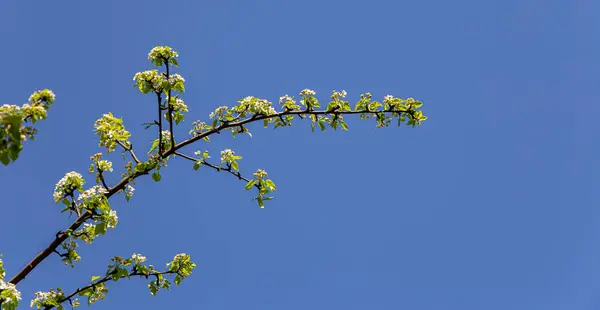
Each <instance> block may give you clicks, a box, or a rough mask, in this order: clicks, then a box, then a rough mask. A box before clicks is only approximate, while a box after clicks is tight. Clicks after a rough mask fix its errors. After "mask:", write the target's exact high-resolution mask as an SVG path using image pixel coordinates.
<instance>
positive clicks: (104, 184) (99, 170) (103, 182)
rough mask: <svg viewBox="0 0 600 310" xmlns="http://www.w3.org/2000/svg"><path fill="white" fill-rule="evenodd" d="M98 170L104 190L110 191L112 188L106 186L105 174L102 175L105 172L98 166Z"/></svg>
mask: <svg viewBox="0 0 600 310" xmlns="http://www.w3.org/2000/svg"><path fill="white" fill-rule="evenodd" d="M96 170H98V177H99V178H100V182H102V186H104V189H106V190H107V191H108V190H110V187H109V186H108V185H106V181H104V174H102V173H103V172H104V171H102V169H100V167H98V165H97V164H96Z"/></svg>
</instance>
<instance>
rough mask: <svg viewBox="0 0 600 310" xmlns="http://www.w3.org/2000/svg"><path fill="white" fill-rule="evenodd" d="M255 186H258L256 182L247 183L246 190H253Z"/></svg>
mask: <svg viewBox="0 0 600 310" xmlns="http://www.w3.org/2000/svg"><path fill="white" fill-rule="evenodd" d="M254 184H256V181H255V180H250V182H248V183H246V186H245V187H244V188H245V189H246V190H250V189H251V188H252V186H254Z"/></svg>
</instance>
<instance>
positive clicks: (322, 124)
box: [313, 122, 325, 131]
mask: <svg viewBox="0 0 600 310" xmlns="http://www.w3.org/2000/svg"><path fill="white" fill-rule="evenodd" d="M313 126H314V125H313ZM319 128H321V131H325V123H323V122H319Z"/></svg>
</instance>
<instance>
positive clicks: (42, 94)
mask: <svg viewBox="0 0 600 310" xmlns="http://www.w3.org/2000/svg"><path fill="white" fill-rule="evenodd" d="M55 98H56V95H55V94H54V93H53V92H52V91H51V90H49V89H44V90H38V91H36V92H34V93H33V94H31V96H29V102H30V103H34V102H37V101H38V100H41V101H46V102H47V103H49V104H52V103H53V102H54V99H55Z"/></svg>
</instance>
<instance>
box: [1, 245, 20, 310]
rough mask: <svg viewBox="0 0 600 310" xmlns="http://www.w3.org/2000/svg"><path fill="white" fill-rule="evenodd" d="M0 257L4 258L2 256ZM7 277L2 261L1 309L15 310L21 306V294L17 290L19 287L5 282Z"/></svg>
mask: <svg viewBox="0 0 600 310" xmlns="http://www.w3.org/2000/svg"><path fill="white" fill-rule="evenodd" d="M0 257H2V255H1V254H0ZM5 275H6V272H5V271H4V262H3V261H2V259H0V309H2V310H14V309H16V308H17V306H19V300H21V292H19V291H18V290H17V287H16V286H15V285H14V284H12V283H9V282H4V276H5Z"/></svg>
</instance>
